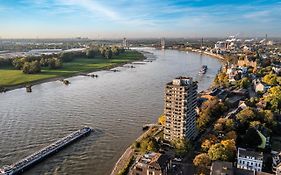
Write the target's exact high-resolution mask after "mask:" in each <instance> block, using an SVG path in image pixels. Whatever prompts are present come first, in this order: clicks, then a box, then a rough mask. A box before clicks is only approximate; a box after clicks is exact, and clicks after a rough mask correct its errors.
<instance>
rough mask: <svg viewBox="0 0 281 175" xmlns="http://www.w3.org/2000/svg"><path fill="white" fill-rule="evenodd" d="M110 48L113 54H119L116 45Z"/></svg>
mask: <svg viewBox="0 0 281 175" xmlns="http://www.w3.org/2000/svg"><path fill="white" fill-rule="evenodd" d="M111 50H112V54H113V55H119V54H120V51H119V48H118V47H117V46H113V47H112V48H111Z"/></svg>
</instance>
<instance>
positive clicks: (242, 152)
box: [238, 148, 263, 160]
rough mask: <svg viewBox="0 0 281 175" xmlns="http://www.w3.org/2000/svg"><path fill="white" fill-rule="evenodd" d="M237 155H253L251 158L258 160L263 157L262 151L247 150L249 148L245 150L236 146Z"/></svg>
mask: <svg viewBox="0 0 281 175" xmlns="http://www.w3.org/2000/svg"><path fill="white" fill-rule="evenodd" d="M238 155H239V157H244V158H247V157H253V158H255V159H258V160H262V159H263V153H262V152H255V151H249V150H246V149H244V148H238Z"/></svg>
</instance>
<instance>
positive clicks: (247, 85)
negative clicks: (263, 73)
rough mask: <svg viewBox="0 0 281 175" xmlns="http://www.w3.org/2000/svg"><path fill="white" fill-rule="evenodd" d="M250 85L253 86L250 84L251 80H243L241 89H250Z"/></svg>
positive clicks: (245, 78)
mask: <svg viewBox="0 0 281 175" xmlns="http://www.w3.org/2000/svg"><path fill="white" fill-rule="evenodd" d="M250 85H251V83H250V80H249V78H247V77H244V78H242V80H241V82H240V87H241V88H244V89H246V88H248V87H249V86H250Z"/></svg>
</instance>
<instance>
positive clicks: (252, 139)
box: [243, 128, 262, 148]
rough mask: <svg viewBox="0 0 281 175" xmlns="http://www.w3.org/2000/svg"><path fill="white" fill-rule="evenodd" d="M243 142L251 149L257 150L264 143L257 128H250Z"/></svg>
mask: <svg viewBox="0 0 281 175" xmlns="http://www.w3.org/2000/svg"><path fill="white" fill-rule="evenodd" d="M243 140H244V143H245V144H246V145H247V146H248V147H249V148H257V147H258V146H259V145H260V144H261V143H262V140H261V137H260V135H259V134H258V132H257V130H256V129H255V128H249V129H248V130H247V132H246V135H245V136H244V139H243Z"/></svg>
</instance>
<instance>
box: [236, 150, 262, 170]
mask: <svg viewBox="0 0 281 175" xmlns="http://www.w3.org/2000/svg"><path fill="white" fill-rule="evenodd" d="M262 164H263V153H259V152H255V151H247V150H246V149H244V148H238V153H237V168H240V169H245V170H252V171H257V172H261V171H262Z"/></svg>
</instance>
